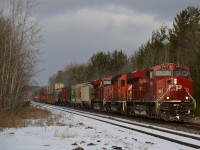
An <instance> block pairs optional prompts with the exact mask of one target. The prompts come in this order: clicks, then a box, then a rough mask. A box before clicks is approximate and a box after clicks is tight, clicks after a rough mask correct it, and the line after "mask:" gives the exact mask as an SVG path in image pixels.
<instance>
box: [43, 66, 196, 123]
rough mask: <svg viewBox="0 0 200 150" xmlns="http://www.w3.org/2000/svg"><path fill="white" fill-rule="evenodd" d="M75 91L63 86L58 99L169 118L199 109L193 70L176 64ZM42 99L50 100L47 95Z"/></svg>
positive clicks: (187, 115)
mask: <svg viewBox="0 0 200 150" xmlns="http://www.w3.org/2000/svg"><path fill="white" fill-rule="evenodd" d="M42 91H44V89H41V94H43V93H44V92H43V93H42ZM71 91H72V92H70V87H67V88H63V89H62V90H61V92H60V94H58V95H60V98H58V102H62V104H63V102H64V104H68V105H70V104H71V105H73V106H78V107H80V106H81V107H84V108H89V109H95V110H101V111H116V112H120V113H124V114H130V115H142V116H147V117H150V118H159V119H164V120H166V121H176V120H178V121H186V120H187V119H191V118H193V116H194V114H193V112H194V109H195V108H196V101H195V100H194V98H193V97H192V95H193V81H192V79H191V77H190V69H189V68H188V67H187V66H183V65H176V64H172V63H169V64H163V65H158V66H155V67H153V68H150V69H146V70H137V71H133V72H131V73H128V74H124V75H115V76H110V77H105V78H102V79H98V80H93V81H92V82H90V83H81V84H77V85H73V86H71ZM73 91H76V92H75V93H76V94H74V95H72V94H71V93H73ZM41 98H42V99H41V101H44V100H46V102H48V98H45V96H44V95H41ZM70 98H71V99H70ZM55 99H56V98H55ZM85 106H87V107H85Z"/></svg>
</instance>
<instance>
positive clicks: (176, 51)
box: [49, 7, 200, 103]
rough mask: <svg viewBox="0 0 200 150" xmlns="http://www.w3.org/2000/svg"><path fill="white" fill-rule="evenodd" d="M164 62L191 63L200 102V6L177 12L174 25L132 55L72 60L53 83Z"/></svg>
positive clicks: (110, 54) (98, 55)
mask: <svg viewBox="0 0 200 150" xmlns="http://www.w3.org/2000/svg"><path fill="white" fill-rule="evenodd" d="M162 63H179V64H184V65H187V66H189V67H190V69H191V76H192V79H193V80H194V97H195V99H196V100H197V101H198V102H199V103H200V9H199V8H197V7H188V8H187V9H185V10H183V11H181V12H180V13H179V14H177V15H176V17H175V19H174V22H173V28H172V29H169V28H168V27H167V26H162V27H160V28H159V29H157V30H155V31H153V32H152V37H151V38H150V39H149V40H148V41H147V42H146V43H145V44H143V45H141V46H140V47H139V49H138V50H137V51H136V52H134V54H133V55H132V56H129V57H128V56H127V55H126V54H124V53H123V51H122V50H120V51H119V50H115V51H113V52H107V53H105V52H98V53H96V54H94V55H93V56H92V57H90V59H89V62H88V63H86V64H70V65H68V66H67V67H66V68H65V69H64V70H62V71H59V72H58V73H56V74H55V75H53V76H51V77H50V78H49V82H50V83H54V82H64V83H65V85H66V86H69V85H71V84H75V83H80V82H87V81H91V80H92V79H98V78H101V77H106V76H109V75H116V74H124V73H127V72H130V71H132V70H136V69H145V68H148V67H153V66H155V65H158V64H162Z"/></svg>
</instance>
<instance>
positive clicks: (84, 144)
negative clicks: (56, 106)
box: [0, 111, 192, 150]
mask: <svg viewBox="0 0 200 150" xmlns="http://www.w3.org/2000/svg"><path fill="white" fill-rule="evenodd" d="M52 113H53V114H54V115H59V116H61V117H59V119H58V120H56V119H55V122H54V124H52V125H51V126H48V122H46V120H44V123H42V124H38V121H37V120H32V121H30V120H29V122H31V123H30V124H31V125H28V126H27V127H25V128H10V129H4V130H3V131H2V132H0V149H2V150H13V149H15V150H73V149H75V148H77V147H81V148H83V149H84V150H99V149H101V150H103V149H104V150H112V149H117V148H118V149H120V148H121V149H123V150H133V149H136V150H137V149H138V150H147V149H148V150H160V149H162V150H169V149H170V150H177V149H182V150H189V149H192V148H188V147H186V146H183V145H178V144H175V143H172V142H169V141H165V140H161V139H158V138H155V137H152V136H149V135H146V134H142V133H138V132H135V131H131V130H128V129H124V128H121V127H116V126H113V125H109V124H106V123H103V122H100V121H95V120H92V119H89V118H85V117H81V116H77V115H73V114H70V113H66V112H62V111H52Z"/></svg>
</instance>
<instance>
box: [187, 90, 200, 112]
mask: <svg viewBox="0 0 200 150" xmlns="http://www.w3.org/2000/svg"><path fill="white" fill-rule="evenodd" d="M185 90H186V92H187V94H188V95H189V96H190V98H191V99H192V100H193V103H194V109H195V108H196V106H197V104H196V100H195V99H194V98H193V97H192V95H190V93H189V90H188V88H185Z"/></svg>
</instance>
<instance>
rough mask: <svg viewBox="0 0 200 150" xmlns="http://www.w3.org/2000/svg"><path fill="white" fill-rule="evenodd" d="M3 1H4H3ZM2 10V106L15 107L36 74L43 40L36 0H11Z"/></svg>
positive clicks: (0, 13) (5, 107) (0, 84)
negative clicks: (36, 16)
mask: <svg viewBox="0 0 200 150" xmlns="http://www.w3.org/2000/svg"><path fill="white" fill-rule="evenodd" d="M0 3H1V2H0ZM2 6H6V9H3V8H5V7H2V8H1V10H0V106H1V110H4V109H8V110H12V109H13V108H14V105H15V104H17V102H18V101H19V100H20V99H21V98H22V96H23V94H24V93H23V92H24V90H25V87H26V86H27V85H28V84H29V82H30V79H31V78H32V77H33V75H34V65H35V64H36V62H37V59H38V54H39V49H38V48H37V44H38V43H40V42H41V36H40V34H39V33H40V28H39V24H38V21H37V19H36V18H35V17H34V16H33V13H32V11H33V8H34V1H32V0H27V1H23V0H9V2H5V1H4V2H2Z"/></svg>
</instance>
